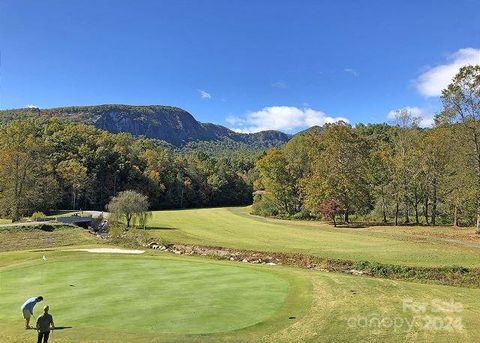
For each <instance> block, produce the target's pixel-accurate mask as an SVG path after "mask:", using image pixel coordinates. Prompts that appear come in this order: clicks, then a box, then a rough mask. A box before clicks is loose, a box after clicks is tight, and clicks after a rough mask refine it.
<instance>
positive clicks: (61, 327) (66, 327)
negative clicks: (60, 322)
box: [53, 326, 73, 330]
mask: <svg viewBox="0 0 480 343" xmlns="http://www.w3.org/2000/svg"><path fill="white" fill-rule="evenodd" d="M66 329H73V326H55V329H53V330H66Z"/></svg>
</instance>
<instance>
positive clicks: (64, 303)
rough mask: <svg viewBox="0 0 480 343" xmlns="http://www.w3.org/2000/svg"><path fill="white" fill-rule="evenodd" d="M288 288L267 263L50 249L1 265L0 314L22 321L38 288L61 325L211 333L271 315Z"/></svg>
mask: <svg viewBox="0 0 480 343" xmlns="http://www.w3.org/2000/svg"><path fill="white" fill-rule="evenodd" d="M288 292H289V282H288V280H286V279H284V278H282V277H281V276H279V274H278V273H273V272H269V271H268V269H267V268H264V270H261V269H260V268H253V267H250V266H243V265H233V264H230V265H227V264H223V263H215V262H213V263H212V261H208V262H206V261H203V260H191V259H175V258H160V257H151V256H133V255H116V254H111V255H104V254H89V253H80V252H78V253H74V252H68V253H62V254H58V253H57V254H55V253H52V254H48V255H47V260H46V261H43V260H40V259H38V260H37V261H35V262H33V263H27V264H22V265H20V266H17V267H12V268H6V269H5V268H4V269H3V270H2V271H1V278H0V298H1V299H2V307H3V310H2V311H1V313H0V321H10V322H11V323H12V325H18V326H21V325H22V322H21V313H20V310H19V306H20V305H21V304H22V303H23V301H24V300H25V298H27V297H29V296H35V295H40V294H41V295H43V296H44V297H45V302H44V304H48V305H50V307H51V312H52V314H53V315H54V318H55V322H56V324H57V325H65V326H67V325H68V326H72V327H73V328H80V327H81V328H82V329H88V330H90V329H96V330H100V331H102V330H105V331H110V332H126V333H128V332H131V333H134V332H135V333H138V334H142V333H144V334H160V333H166V334H167V333H171V334H211V333H218V332H229V331H233V330H239V329H242V328H246V327H250V326H253V325H255V324H258V323H260V322H262V321H265V320H267V319H269V318H270V317H272V316H273V315H274V314H275V313H276V312H277V311H278V310H279V309H280V308H281V307H282V305H283V303H284V301H285V299H286V297H287V295H288ZM41 305H43V303H42V304H41ZM41 305H40V306H37V308H36V314H38V313H39V311H40V310H41V307H42V306H41Z"/></svg>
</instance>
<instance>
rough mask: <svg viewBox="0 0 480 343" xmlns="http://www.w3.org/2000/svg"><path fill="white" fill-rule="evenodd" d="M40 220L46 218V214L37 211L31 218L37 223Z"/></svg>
mask: <svg viewBox="0 0 480 343" xmlns="http://www.w3.org/2000/svg"><path fill="white" fill-rule="evenodd" d="M40 218H45V213H43V212H40V211H37V212H34V213H33V214H32V217H31V219H32V220H33V221H36V220H38V219H40Z"/></svg>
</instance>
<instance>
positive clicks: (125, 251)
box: [68, 248, 145, 254]
mask: <svg viewBox="0 0 480 343" xmlns="http://www.w3.org/2000/svg"><path fill="white" fill-rule="evenodd" d="M68 251H86V252H93V253H98V254H143V253H144V252H145V251H144V250H130V249H119V248H92V249H71V250H68Z"/></svg>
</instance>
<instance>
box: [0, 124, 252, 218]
mask: <svg viewBox="0 0 480 343" xmlns="http://www.w3.org/2000/svg"><path fill="white" fill-rule="evenodd" d="M0 160H1V161H2V163H1V164H0V208H1V213H0V217H1V216H3V217H10V218H12V219H18V218H20V217H21V216H30V215H31V214H32V213H33V212H35V211H39V210H41V211H48V210H50V209H57V208H62V209H82V208H83V209H85V208H88V209H98V210H104V209H105V205H106V204H107V203H108V201H109V200H110V199H111V197H113V196H114V195H115V194H117V193H118V192H120V191H122V190H128V189H135V190H137V191H139V192H141V193H143V194H145V195H147V196H148V198H149V200H150V203H151V208H152V209H160V208H185V207H204V206H219V205H240V204H248V203H250V202H251V197H252V182H253V181H252V168H253V167H254V161H252V160H251V159H249V158H246V159H245V158H242V156H237V157H218V158H216V157H212V156H209V155H207V154H205V153H203V152H197V151H194V152H189V153H178V152H175V151H173V150H172V149H169V148H168V147H165V146H164V145H162V144H159V142H158V141H155V140H149V139H137V138H134V137H133V136H132V135H130V134H127V133H121V134H112V133H109V132H106V131H102V130H98V129H96V128H94V127H93V126H89V125H85V124H81V123H73V122H67V121H61V120H58V119H50V120H47V121H45V120H35V119H28V120H20V121H15V122H12V123H11V124H9V125H6V126H4V127H2V128H1V129H0Z"/></svg>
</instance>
